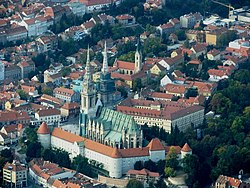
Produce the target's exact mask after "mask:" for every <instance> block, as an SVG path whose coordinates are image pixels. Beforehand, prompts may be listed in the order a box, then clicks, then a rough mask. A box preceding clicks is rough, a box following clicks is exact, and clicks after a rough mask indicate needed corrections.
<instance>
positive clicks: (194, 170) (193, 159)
mask: <svg viewBox="0 0 250 188" xmlns="http://www.w3.org/2000/svg"><path fill="white" fill-rule="evenodd" d="M182 164H183V171H184V172H186V173H187V174H188V182H187V183H188V185H189V186H193V185H194V183H195V182H196V177H197V176H199V170H200V166H199V164H200V163H199V158H198V157H197V156H196V155H186V156H185V157H184V159H183V160H182Z"/></svg>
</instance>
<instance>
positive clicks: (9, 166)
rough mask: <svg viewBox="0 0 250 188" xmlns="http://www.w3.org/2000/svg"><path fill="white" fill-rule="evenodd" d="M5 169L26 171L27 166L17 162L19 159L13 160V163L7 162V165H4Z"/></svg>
mask: <svg viewBox="0 0 250 188" xmlns="http://www.w3.org/2000/svg"><path fill="white" fill-rule="evenodd" d="M3 169H5V170H10V169H11V170H12V171H15V172H16V171H24V170H26V168H25V166H22V165H21V164H20V163H19V162H17V161H13V163H9V162H7V163H6V164H5V165H4V167H3Z"/></svg>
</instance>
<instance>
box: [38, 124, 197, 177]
mask: <svg viewBox="0 0 250 188" xmlns="http://www.w3.org/2000/svg"><path fill="white" fill-rule="evenodd" d="M45 125H46V124H45ZM45 125H44V124H42V125H41V127H43V128H39V129H44V126H45ZM39 129H38V130H39ZM47 129H48V128H45V130H47ZM37 134H38V138H39V141H40V142H41V144H42V145H43V146H45V147H47V145H44V144H47V141H48V140H49V139H48V138H49V137H50V139H51V144H50V146H51V147H52V148H58V149H64V150H65V151H67V152H69V153H70V158H71V159H73V158H74V157H76V156H77V155H82V156H84V157H86V158H88V159H89V160H94V161H98V162H99V163H102V164H103V168H104V169H105V170H107V171H108V172H109V176H110V177H113V178H120V177H121V176H122V175H124V174H126V173H127V172H128V170H130V169H133V168H134V164H135V162H137V161H148V160H149V159H151V160H152V161H154V162H157V161H159V160H164V159H165V158H166V154H167V153H168V151H169V147H164V146H163V145H162V143H161V142H160V140H159V139H158V138H154V139H152V140H151V142H150V143H149V144H148V145H147V146H146V147H138V148H128V149H118V148H116V147H114V148H113V147H111V146H107V145H104V144H101V143H98V142H95V141H93V140H90V139H87V138H83V137H81V136H78V135H75V134H73V133H70V132H68V131H65V130H63V129H61V128H54V130H53V131H52V133H51V134H50V133H49V132H46V134H44V132H41V131H38V132H37ZM44 135H46V136H44ZM177 150H178V151H176V152H177V153H178V155H179V158H183V157H184V156H185V155H187V154H192V150H191V149H190V147H189V146H188V144H185V145H184V147H183V148H182V149H181V148H180V147H178V146H177Z"/></svg>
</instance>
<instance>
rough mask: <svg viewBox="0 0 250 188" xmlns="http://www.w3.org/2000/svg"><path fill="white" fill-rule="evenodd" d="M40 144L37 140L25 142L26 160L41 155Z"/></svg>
mask: <svg viewBox="0 0 250 188" xmlns="http://www.w3.org/2000/svg"><path fill="white" fill-rule="evenodd" d="M41 150H42V146H41V144H40V143H39V142H35V143H33V142H30V143H28V144H27V150H26V156H27V161H30V160H32V158H38V157H41Z"/></svg>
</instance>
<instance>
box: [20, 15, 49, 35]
mask: <svg viewBox="0 0 250 188" xmlns="http://www.w3.org/2000/svg"><path fill="white" fill-rule="evenodd" d="M19 25H21V26H24V27H25V28H26V29H27V31H28V36H29V37H31V36H38V35H41V34H43V33H45V32H47V30H48V24H47V19H46V18H45V17H44V16H39V17H35V18H30V19H24V20H22V21H21V22H20V23H19Z"/></svg>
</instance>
